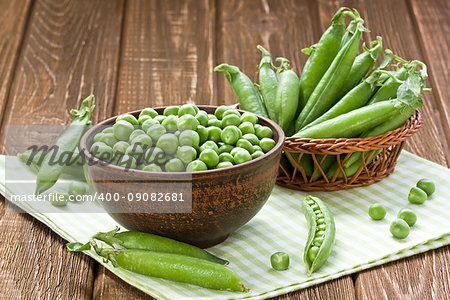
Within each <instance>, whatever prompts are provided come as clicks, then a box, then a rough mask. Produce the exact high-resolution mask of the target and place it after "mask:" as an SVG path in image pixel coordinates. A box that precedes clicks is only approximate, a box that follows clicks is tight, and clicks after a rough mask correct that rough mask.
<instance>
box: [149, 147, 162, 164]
mask: <svg viewBox="0 0 450 300" xmlns="http://www.w3.org/2000/svg"><path fill="white" fill-rule="evenodd" d="M166 157H167V155H166V154H165V153H164V150H162V149H161V148H158V147H153V148H150V149H148V150H147V151H146V152H145V155H144V159H145V161H146V162H147V163H148V164H151V163H157V164H161V163H164V162H165V161H166V160H167V159H166Z"/></svg>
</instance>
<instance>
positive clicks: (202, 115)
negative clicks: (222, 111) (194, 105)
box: [195, 111, 209, 126]
mask: <svg viewBox="0 0 450 300" xmlns="http://www.w3.org/2000/svg"><path fill="white" fill-rule="evenodd" d="M195 118H196V119H197V121H198V122H199V123H200V125H202V126H208V121H209V118H208V114H207V113H206V112H204V111H199V112H198V113H197V114H196V115H195Z"/></svg>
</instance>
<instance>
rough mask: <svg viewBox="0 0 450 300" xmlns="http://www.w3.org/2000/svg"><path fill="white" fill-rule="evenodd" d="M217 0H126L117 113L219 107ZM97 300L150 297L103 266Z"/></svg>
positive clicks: (98, 274) (100, 270) (100, 268)
mask: <svg viewBox="0 0 450 300" xmlns="http://www.w3.org/2000/svg"><path fill="white" fill-rule="evenodd" d="M214 16H215V2H214V1H210V0H202V1H196V0H191V1H178V0H177V1H170V2H167V1H166V2H164V1H156V0H152V1H145V0H133V1H127V2H126V7H125V17H124V20H125V23H124V29H123V34H122V35H123V40H122V50H121V56H120V69H119V81H118V86H117V101H116V102H115V113H117V114H118V113H123V112H127V111H130V110H134V109H139V108H143V107H146V106H159V105H169V104H183V103H186V102H188V101H192V102H194V103H197V104H215V103H216V102H217V99H216V95H215V94H214V92H213V87H214V85H215V83H214V77H213V59H214V57H213V55H214V25H215V21H214ZM94 298H95V299H111V298H114V299H148V298H150V297H149V296H148V295H146V294H144V293H143V292H141V291H139V290H138V289H136V288H134V287H132V286H130V285H128V284H125V283H124V282H123V281H122V280H121V279H120V278H118V277H117V276H115V275H114V274H112V273H111V272H109V271H107V270H106V269H105V268H104V267H102V266H99V270H98V272H97V274H96V278H95V286H94Z"/></svg>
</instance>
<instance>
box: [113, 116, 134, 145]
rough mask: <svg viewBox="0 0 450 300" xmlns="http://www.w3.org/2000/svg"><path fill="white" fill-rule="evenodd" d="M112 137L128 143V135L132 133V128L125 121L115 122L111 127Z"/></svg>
mask: <svg viewBox="0 0 450 300" xmlns="http://www.w3.org/2000/svg"><path fill="white" fill-rule="evenodd" d="M113 130H114V136H115V137H116V139H118V140H121V141H128V138H129V137H130V134H131V133H132V132H133V131H134V126H133V125H132V124H131V123H128V122H127V121H125V120H120V121H116V123H115V124H114V125H113Z"/></svg>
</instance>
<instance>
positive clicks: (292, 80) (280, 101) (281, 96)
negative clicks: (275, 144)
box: [275, 57, 300, 132]
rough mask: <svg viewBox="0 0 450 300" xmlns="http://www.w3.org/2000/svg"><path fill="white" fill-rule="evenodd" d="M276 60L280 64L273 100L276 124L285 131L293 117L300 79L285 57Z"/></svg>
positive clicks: (296, 104)
mask: <svg viewBox="0 0 450 300" xmlns="http://www.w3.org/2000/svg"><path fill="white" fill-rule="evenodd" d="M277 61H278V62H280V64H281V66H280V69H279V71H278V80H279V82H278V87H277V90H276V98H275V102H276V105H277V109H276V114H277V120H278V124H279V125H280V126H281V128H282V129H283V130H284V132H287V131H288V129H289V126H290V125H291V123H292V121H293V120H294V117H295V112H296V111H297V106H298V97H299V92H300V80H299V79H298V76H297V74H296V73H295V72H294V71H293V70H292V69H291V64H290V62H289V60H287V59H286V58H282V57H279V58H277Z"/></svg>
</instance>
